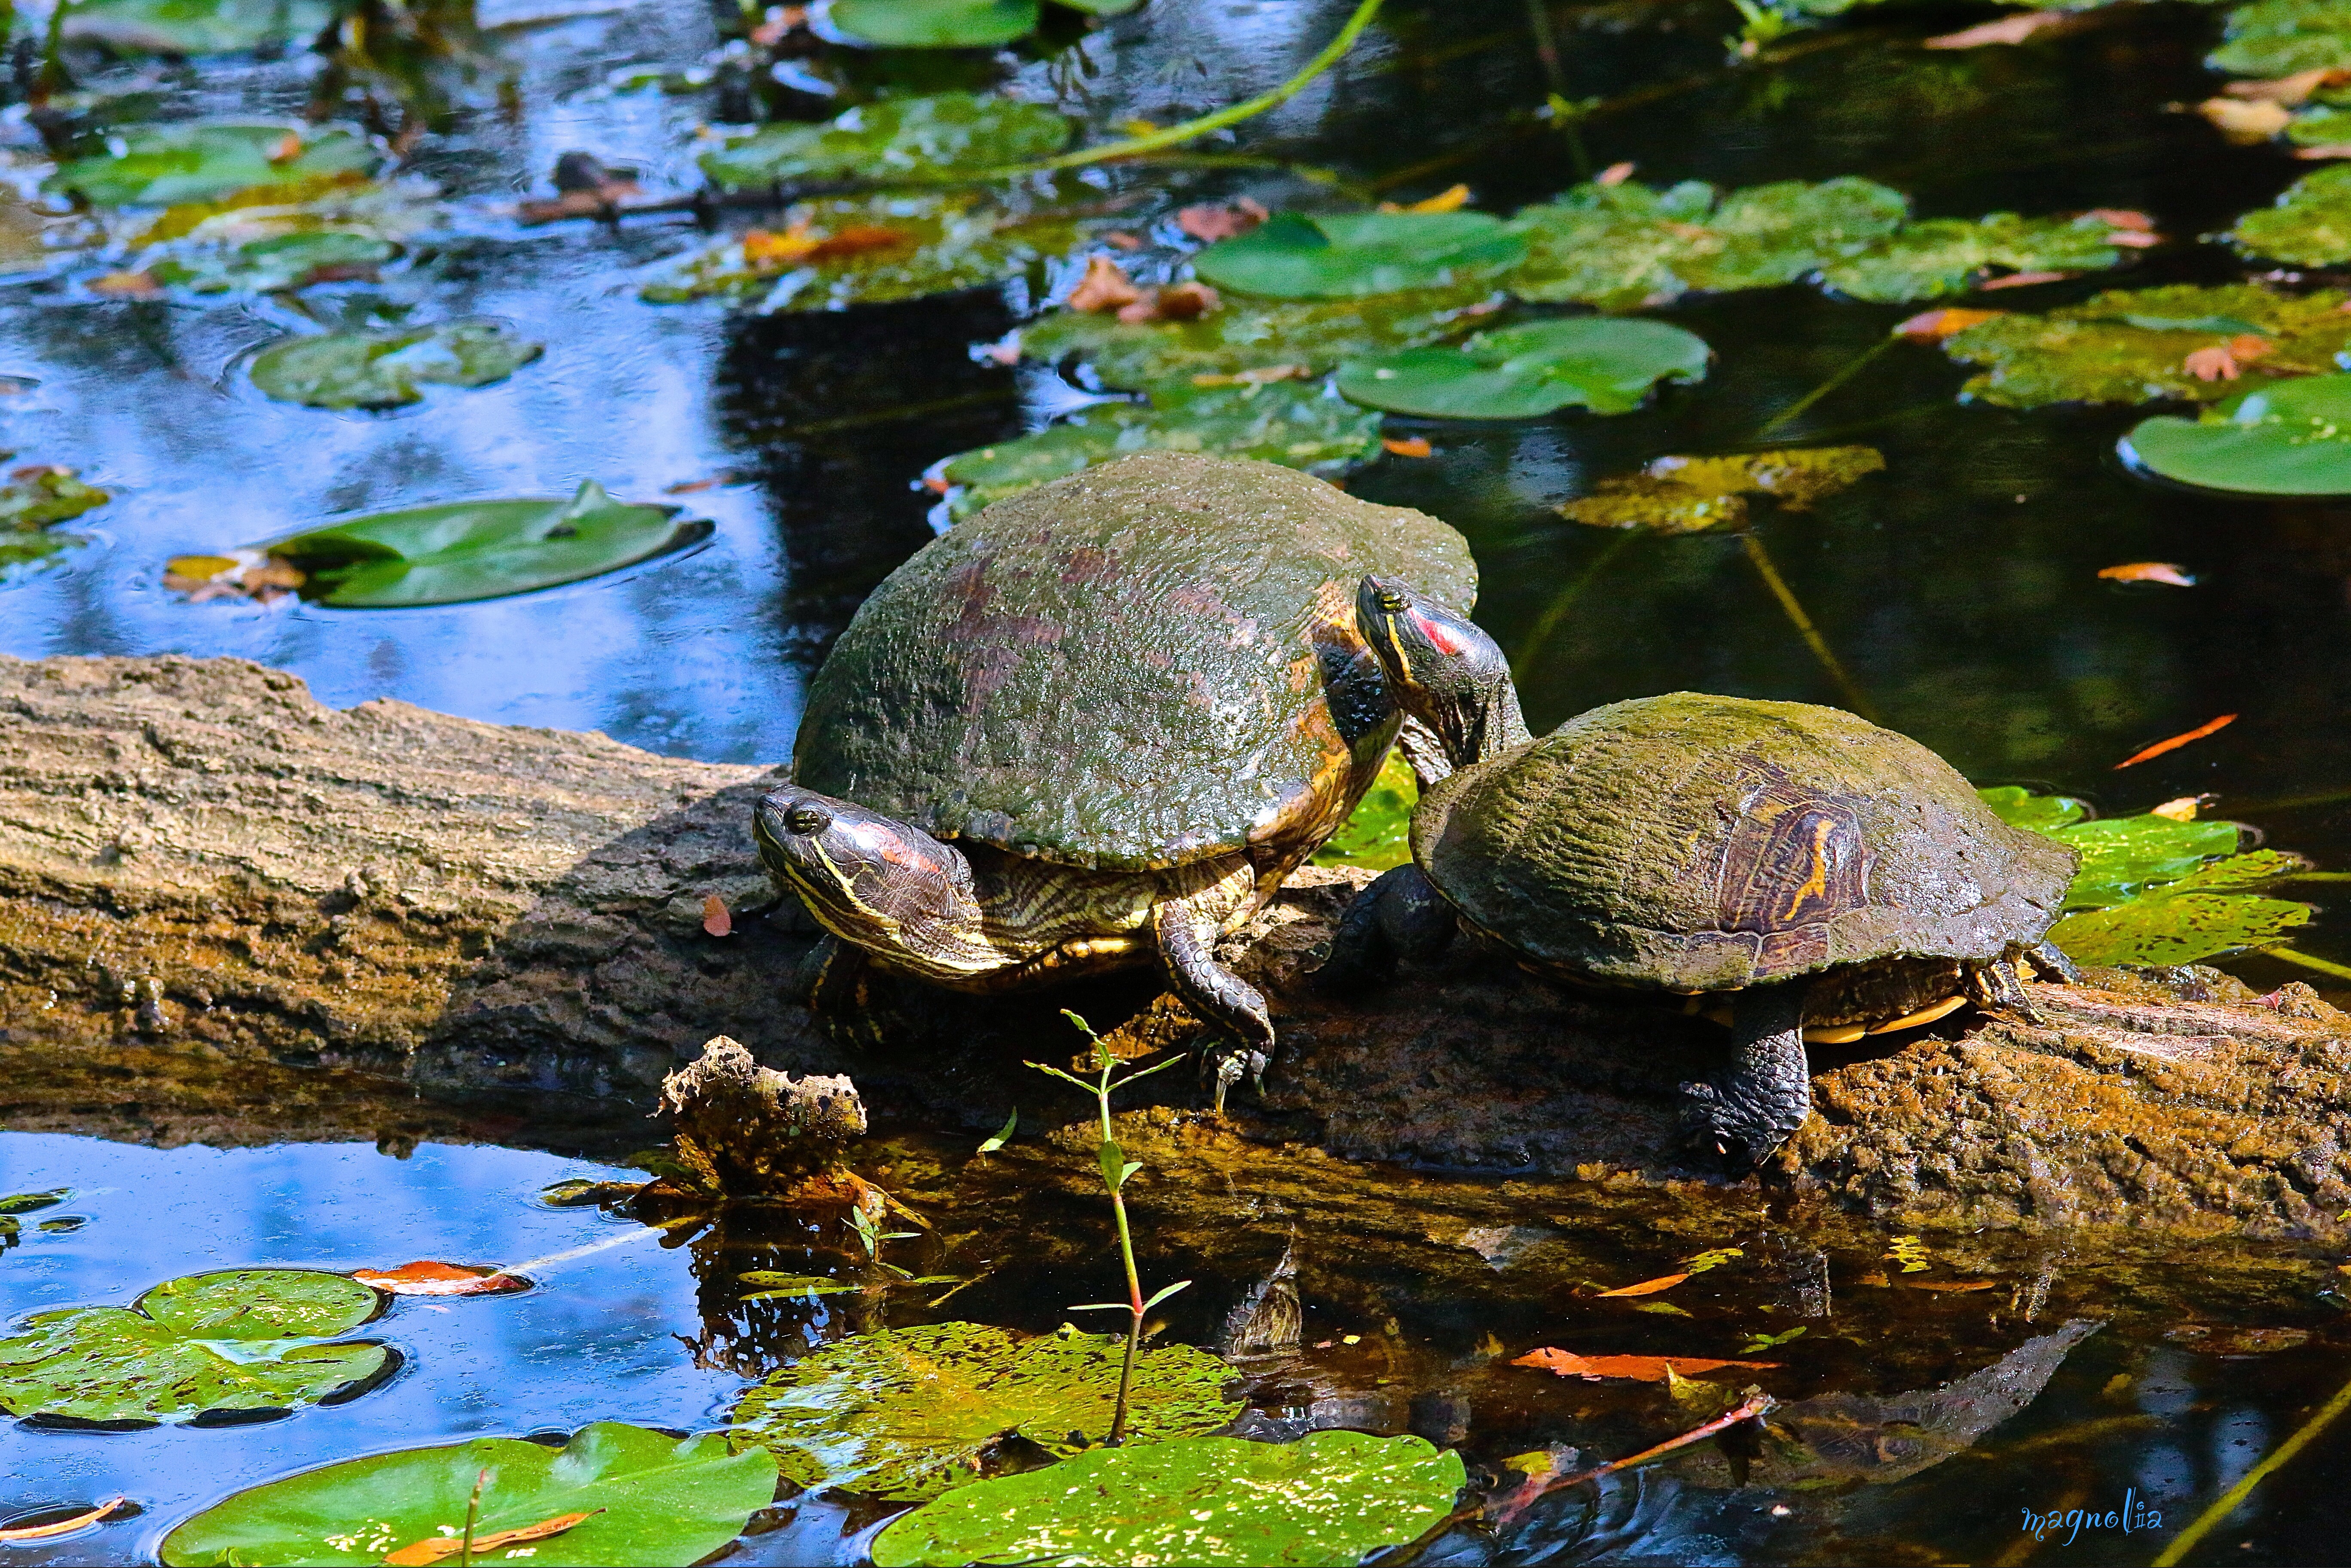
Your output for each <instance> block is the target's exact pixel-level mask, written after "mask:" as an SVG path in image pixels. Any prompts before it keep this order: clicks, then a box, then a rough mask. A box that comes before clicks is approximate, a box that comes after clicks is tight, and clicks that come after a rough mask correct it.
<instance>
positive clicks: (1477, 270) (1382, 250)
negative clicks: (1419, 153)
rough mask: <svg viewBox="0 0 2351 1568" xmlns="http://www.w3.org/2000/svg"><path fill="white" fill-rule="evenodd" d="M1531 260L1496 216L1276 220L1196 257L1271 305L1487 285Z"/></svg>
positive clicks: (1208, 270) (1198, 266)
mask: <svg viewBox="0 0 2351 1568" xmlns="http://www.w3.org/2000/svg"><path fill="white" fill-rule="evenodd" d="M1525 253H1526V246H1525V242H1524V241H1522V240H1520V238H1519V236H1518V235H1515V234H1512V233H1510V231H1509V230H1507V229H1506V228H1504V227H1503V225H1502V221H1501V220H1500V219H1499V218H1497V217H1494V216H1493V215H1491V214H1487V213H1332V214H1322V215H1319V216H1311V217H1310V216H1308V215H1307V214H1303V213H1277V214H1274V215H1273V216H1272V217H1270V218H1268V219H1267V220H1266V221H1265V222H1263V223H1261V224H1259V225H1257V227H1255V228H1253V229H1251V230H1249V233H1247V234H1245V235H1237V236H1236V237H1234V238H1232V239H1228V240H1219V241H1217V243H1216V244H1215V245H1212V246H1208V247H1207V249H1206V250H1203V251H1201V252H1199V253H1198V254H1197V255H1196V256H1193V258H1192V270H1193V271H1194V272H1195V273H1196V274H1198V275H1199V277H1201V278H1203V279H1204V280H1206V281H1207V282H1208V283H1211V284H1214V285H1215V286H1216V287H1218V288H1228V289H1231V290H1232V291H1234V292H1235V293H1238V294H1249V295H1255V296H1257V297H1258V298H1262V299H1362V298H1369V297H1370V296H1373V295H1376V294H1398V293H1402V292H1404V291H1405V290H1406V289H1416V288H1450V287H1455V286H1457V285H1460V284H1465V283H1477V282H1482V281H1485V280H1487V279H1489V278H1492V277H1495V276H1496V275H1498V274H1499V273H1502V272H1505V271H1507V270H1509V269H1510V267H1514V266H1516V265H1517V263H1518V261H1519V259H1520V256H1523V255H1524V254H1525Z"/></svg>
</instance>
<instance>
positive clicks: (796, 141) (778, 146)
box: [700, 5, 1070, 186]
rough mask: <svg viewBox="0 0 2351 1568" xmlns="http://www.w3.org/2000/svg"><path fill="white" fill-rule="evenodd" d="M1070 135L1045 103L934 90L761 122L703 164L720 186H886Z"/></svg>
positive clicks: (1001, 159)
mask: <svg viewBox="0 0 2351 1568" xmlns="http://www.w3.org/2000/svg"><path fill="white" fill-rule="evenodd" d="M1031 8H1032V11H1033V5H1032V7H1031ZM834 15H835V16H836V17H838V16H839V15H840V8H839V6H838V5H836V7H835V9H834ZM1069 140H1070V121H1069V120H1068V119H1067V118H1066V117H1064V116H1063V115H1062V114H1061V112H1060V111H1059V110H1055V109H1052V108H1050V107H1049V106H1048V105H1045V104H1040V103H1021V102H1019V101H1017V100H1015V99H1008V98H993V97H990V98H982V97H979V96H978V95H977V94H974V93H967V92H941V93H932V94H929V95H927V96H925V97H922V98H897V99H883V100H882V101H881V102H879V103H868V104H860V105H859V106H858V107H856V108H854V109H852V110H848V111H846V112H845V113H842V114H840V115H838V116H836V117H834V118H833V119H831V120H827V121H826V122H824V123H823V124H821V125H793V124H782V123H772V124H768V125H763V126H761V127H760V128H759V129H758V131H753V132H752V133H751V134H750V135H748V136H746V137H743V138H741V139H739V140H737V141H730V142H728V143H727V144H726V146H724V147H722V148H720V149H719V150H718V151H717V152H705V153H704V154H703V155H702V158H701V160H700V162H701V164H702V172H704V173H705V174H707V175H708V176H709V177H710V179H711V181H712V183H715V184H719V185H728V186H744V185H772V184H792V183H800V182H807V181H817V180H854V181H858V182H861V183H870V184H876V185H886V184H889V183H893V182H904V181H914V180H935V179H938V178H940V177H942V176H945V175H950V174H958V173H968V172H972V171H975V170H980V169H994V168H998V167H1001V166H1002V165H1005V164H1008V163H1019V162H1027V161H1028V160H1029V159H1032V158H1042V157H1045V156H1048V155H1050V154H1051V153H1054V152H1060V151H1061V148H1062V146H1063V145H1064V144H1065V143H1067V142H1068V141H1069Z"/></svg>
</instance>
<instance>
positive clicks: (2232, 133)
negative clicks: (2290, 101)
mask: <svg viewBox="0 0 2351 1568" xmlns="http://www.w3.org/2000/svg"><path fill="white" fill-rule="evenodd" d="M2196 112H2197V113H2199V114H2200V115H2202V116H2203V117H2204V118H2205V119H2206V120H2210V122H2211V124H2212V127H2213V129H2214V130H2216V131H2220V134H2221V135H2223V136H2225V137H2227V138H2228V139H2229V140H2230V141H2235V142H2239V143H2242V144H2246V145H2251V144H2252V143H2253V142H2256V141H2268V140H2269V139H2270V138H2271V137H2273V136H2275V135H2276V134H2277V133H2278V132H2279V131H2283V130H2284V129H2285V128H2286V127H2287V126H2288V125H2289V124H2291V123H2293V120H2294V111H2293V110H2289V109H2287V108H2286V106H2285V105H2283V104H2282V103H2279V102H2276V101H2275V100H2273V99H2251V100H2248V99H2241V98H2208V99H2205V100H2204V101H2203V102H2201V103H2199V104H2198V105H2197V106H2196Z"/></svg>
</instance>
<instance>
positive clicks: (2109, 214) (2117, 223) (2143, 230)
mask: <svg viewBox="0 0 2351 1568" xmlns="http://www.w3.org/2000/svg"><path fill="white" fill-rule="evenodd" d="M2082 215H2083V216H2084V217H2085V218H2095V219H2097V220H2098V221H2099V222H2100V223H2102V224H2105V225H2106V226H2107V227H2109V228H2117V229H2134V230H2137V232H2138V233H2140V234H2153V233H2154V232H2155V220H2154V219H2153V218H2151V217H2148V216H2147V214H2145V213H2142V212H2140V211H2138V210H2137V208H2135V207H2092V208H2091V209H2090V210H2089V211H2088V212H2086V213H2084V214H2082Z"/></svg>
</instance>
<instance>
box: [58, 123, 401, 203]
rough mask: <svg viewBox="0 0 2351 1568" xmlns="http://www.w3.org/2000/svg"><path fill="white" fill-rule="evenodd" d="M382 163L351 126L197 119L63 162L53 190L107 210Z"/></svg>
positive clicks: (123, 138) (298, 182)
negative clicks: (336, 128) (73, 194)
mask: <svg viewBox="0 0 2351 1568" xmlns="http://www.w3.org/2000/svg"><path fill="white" fill-rule="evenodd" d="M116 147H120V152H117V151H115V148H116ZM379 161H380V155H379V154H378V153H377V152H376V150H375V149H374V148H373V147H371V146H370V145H369V144H368V143H367V141H365V140H364V139H363V138H361V137H358V136H355V135H353V134H351V133H350V131H320V130H317V129H315V128H313V127H308V126H291V125H279V124H256V123H252V122H247V121H242V120H185V121H182V122H180V123H177V124H172V125H151V126H141V127H138V128H136V129H132V130H128V131H122V132H121V133H120V135H119V137H117V138H115V139H112V140H111V141H110V144H109V147H108V150H107V152H104V153H102V154H100V155H99V156H98V157H94V158H78V159H76V160H74V161H73V162H70V163H67V164H65V165H63V166H62V167H60V168H59V169H58V170H57V172H56V173H55V174H52V175H50V176H49V178H48V181H47V188H48V189H50V190H53V191H78V192H79V193H81V194H82V196H83V197H85V198H86V199H87V200H89V202H90V203H91V204H94V205H97V206H101V207H130V206H150V207H165V206H170V205H172V204H174V203H179V202H208V201H213V200H214V199H216V198H219V197H222V196H225V195H228V194H230V193H232V192H237V191H249V190H256V189H259V188H263V187H273V186H274V187H297V188H299V187H302V186H305V185H309V184H314V183H316V182H318V181H319V179H320V178H322V177H331V176H339V175H353V174H361V175H363V174H365V173H367V172H369V171H371V170H372V169H373V168H374V167H375V166H376V164H377V162H379Z"/></svg>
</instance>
